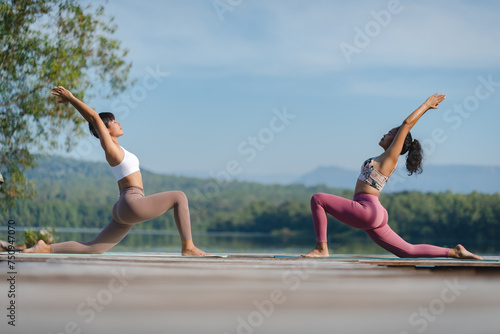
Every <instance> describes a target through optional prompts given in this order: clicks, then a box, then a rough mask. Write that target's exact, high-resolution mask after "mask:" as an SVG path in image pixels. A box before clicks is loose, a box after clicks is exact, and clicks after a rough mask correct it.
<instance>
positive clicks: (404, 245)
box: [365, 224, 482, 260]
mask: <svg viewBox="0 0 500 334" xmlns="http://www.w3.org/2000/svg"><path fill="white" fill-rule="evenodd" d="M365 232H366V233H367V234H368V236H369V237H370V238H371V239H372V240H373V241H375V243H376V244H377V245H379V246H380V247H382V248H383V249H385V250H387V251H389V252H391V253H393V254H394V255H396V256H398V257H407V258H415V257H454V258H457V259H477V260H481V259H482V257H480V256H478V255H475V254H472V253H471V252H469V251H467V250H466V249H465V247H464V246H462V245H460V244H459V245H457V246H456V247H455V248H451V249H450V248H444V247H439V246H434V245H428V244H417V245H413V244H410V243H408V242H406V241H404V240H403V238H401V237H400V236H399V235H397V234H396V232H394V231H393V230H392V229H391V227H390V226H389V225H387V224H384V225H382V226H380V227H377V228H375V229H373V230H366V231H365Z"/></svg>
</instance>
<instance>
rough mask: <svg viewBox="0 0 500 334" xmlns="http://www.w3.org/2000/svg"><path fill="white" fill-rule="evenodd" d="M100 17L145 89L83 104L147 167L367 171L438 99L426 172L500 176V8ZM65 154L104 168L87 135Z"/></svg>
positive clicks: (131, 9) (212, 6)
mask: <svg viewBox="0 0 500 334" xmlns="http://www.w3.org/2000/svg"><path fill="white" fill-rule="evenodd" d="M91 2H92V3H96V4H101V3H102V2H100V1H91ZM105 6H106V12H107V13H108V14H109V15H111V16H114V17H115V22H116V23H117V24H118V30H117V32H116V37H117V38H119V39H121V40H122V43H123V46H124V47H126V48H128V49H129V50H130V52H129V55H128V56H127V57H128V58H127V59H128V60H129V61H132V62H133V68H132V75H133V76H134V77H136V78H137V79H138V82H137V85H136V86H135V87H134V88H132V89H131V90H130V91H128V92H126V93H125V94H124V95H122V96H120V97H117V98H116V99H114V100H112V101H103V100H95V101H86V102H88V103H89V104H91V105H92V106H93V107H95V108H96V110H97V111H99V112H100V111H111V112H114V113H115V114H116V115H117V117H118V120H119V121H120V122H121V123H122V126H123V128H124V131H125V135H124V136H123V137H122V138H120V144H121V145H122V146H124V147H125V148H127V149H128V150H129V151H131V152H134V153H135V154H136V155H137V156H138V157H139V159H140V161H141V167H142V168H145V169H148V170H150V171H154V172H159V173H168V174H171V173H176V174H187V175H189V174H196V175H198V176H205V177H208V176H210V174H212V175H213V174H214V173H221V172H226V173H228V174H231V173H232V174H231V175H232V177H241V176H244V175H247V174H259V175H278V174H279V175H300V174H303V173H307V172H309V171H311V170H313V169H315V168H316V167H318V166H338V167H344V168H349V169H358V168H360V165H361V163H362V162H363V161H364V160H365V159H366V158H367V157H370V156H376V155H378V154H380V153H381V149H380V148H379V147H378V145H377V144H378V141H379V139H380V138H381V137H382V135H383V134H384V133H385V132H387V131H388V130H390V129H391V128H392V127H394V126H397V125H399V124H400V123H401V122H402V121H403V119H404V118H405V117H406V116H407V115H408V114H409V113H411V112H412V111H413V110H414V109H415V108H416V107H418V106H419V105H420V104H421V103H422V102H424V101H425V99H426V98H427V97H428V96H429V95H431V94H433V93H436V92H440V93H445V94H446V95H447V99H446V100H445V101H444V102H443V103H442V104H441V106H440V107H439V109H438V110H434V111H432V110H431V111H429V112H428V113H427V114H426V115H424V117H423V118H422V119H421V120H420V122H419V123H418V124H417V125H416V126H415V128H414V129H413V131H412V133H413V136H414V137H415V138H417V139H420V140H421V141H422V142H423V143H424V147H425V148H426V151H427V152H426V153H427V154H426V161H425V163H426V164H434V165H436V164H441V165H442V164H467V165H495V166H499V165H500V154H499V153H500V149H499V143H500V131H499V130H498V125H499V124H500V112H499V111H500V108H499V107H500V37H499V34H498V32H499V31H500V3H499V2H497V1H439V2H436V1H427V0H421V1H409V0H401V1H373V0H370V1H322V0H272V1H269V0H267V1H266V0H189V1H188V0H162V1H149V0H148V1H132V0H126V1H123V0H120V1H117V0H110V1H109V2H108V3H107V4H106V5H105ZM152 73H155V75H152ZM167 73H168V74H167ZM70 155H71V156H73V157H76V158H81V159H88V160H101V161H102V160H104V158H103V153H102V151H101V149H100V147H99V146H98V145H97V142H96V141H95V140H94V139H93V138H92V137H90V136H89V137H87V138H82V139H81V141H80V144H79V146H78V147H77V148H76V149H75V150H74V151H73V152H72V153H71V154H70Z"/></svg>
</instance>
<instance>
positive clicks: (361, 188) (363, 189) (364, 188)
mask: <svg viewBox="0 0 500 334" xmlns="http://www.w3.org/2000/svg"><path fill="white" fill-rule="evenodd" d="M354 193H355V194H358V193H363V194H370V195H375V196H377V197H378V196H379V195H380V191H378V190H377V189H375V188H373V187H372V186H370V185H368V184H366V183H364V182H363V181H360V180H357V182H356V188H354Z"/></svg>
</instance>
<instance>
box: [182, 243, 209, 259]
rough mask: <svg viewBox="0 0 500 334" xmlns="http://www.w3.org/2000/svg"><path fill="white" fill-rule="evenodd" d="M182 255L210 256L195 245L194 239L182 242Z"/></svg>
mask: <svg viewBox="0 0 500 334" xmlns="http://www.w3.org/2000/svg"><path fill="white" fill-rule="evenodd" d="M182 255H183V256H207V255H210V254H207V253H205V252H204V251H202V250H201V249H199V248H198V247H196V246H195V245H194V243H193V239H189V240H183V241H182Z"/></svg>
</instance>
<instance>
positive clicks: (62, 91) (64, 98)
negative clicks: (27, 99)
mask: <svg viewBox="0 0 500 334" xmlns="http://www.w3.org/2000/svg"><path fill="white" fill-rule="evenodd" d="M51 94H52V95H55V96H58V97H60V98H61V99H60V100H58V101H57V103H69V102H70V99H71V98H73V94H71V92H70V91H69V90H67V89H66V88H64V87H63V86H57V87H54V88H52V92H51Z"/></svg>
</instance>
